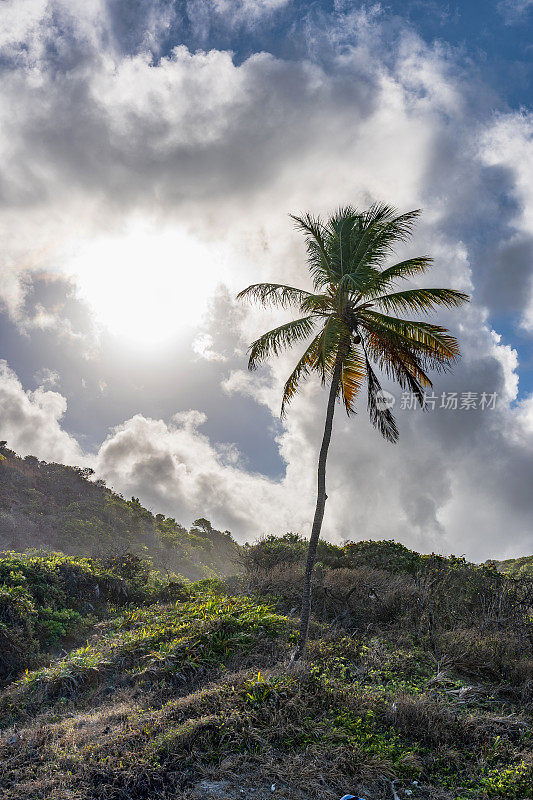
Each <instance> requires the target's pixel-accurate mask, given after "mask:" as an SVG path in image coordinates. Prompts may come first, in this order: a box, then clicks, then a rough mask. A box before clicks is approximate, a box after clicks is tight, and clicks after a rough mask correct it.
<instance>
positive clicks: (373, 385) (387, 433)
mask: <svg viewBox="0 0 533 800" xmlns="http://www.w3.org/2000/svg"><path fill="white" fill-rule="evenodd" d="M366 375H367V381H368V402H367V408H368V414H369V416H370V421H371V423H372V425H373V426H374V427H375V428H377V430H378V431H379V432H380V433H381V435H382V436H383V438H384V439H386V440H387V441H388V442H391V444H395V443H396V442H397V441H398V436H399V432H398V426H397V425H396V420H395V419H394V416H393V414H392V412H391V410H390V408H383V407H381V405H380V393H381V391H382V389H381V384H380V382H379V380H378V378H377V375H376V373H375V372H374V370H373V369H372V366H371V365H370V362H369V360H368V358H366Z"/></svg>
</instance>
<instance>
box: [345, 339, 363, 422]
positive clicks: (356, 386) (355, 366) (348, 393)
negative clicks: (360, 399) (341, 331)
mask: <svg viewBox="0 0 533 800" xmlns="http://www.w3.org/2000/svg"><path fill="white" fill-rule="evenodd" d="M365 376H366V365H365V360H364V358H363V357H362V356H361V354H360V353H359V352H358V351H357V350H356V349H355V347H353V346H352V347H351V348H350V350H349V352H348V354H347V355H346V356H345V357H344V359H343V361H342V371H341V378H340V391H341V393H342V399H343V402H344V406H345V408H346V412H347V413H348V414H353V413H355V408H354V405H355V400H356V397H357V394H358V393H359V390H360V388H361V386H362V385H363V383H364V380H365Z"/></svg>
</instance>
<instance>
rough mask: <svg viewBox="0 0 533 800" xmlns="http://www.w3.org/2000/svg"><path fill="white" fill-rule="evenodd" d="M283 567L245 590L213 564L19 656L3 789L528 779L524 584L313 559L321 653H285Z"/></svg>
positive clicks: (507, 785)
mask: <svg viewBox="0 0 533 800" xmlns="http://www.w3.org/2000/svg"><path fill="white" fill-rule="evenodd" d="M277 546H279V545H277ZM263 549H264V548H263ZM376 550H378V551H379V547H378V545H377V544H376V543H374V551H376ZM382 550H383V552H384V558H385V562H384V563H389V561H387V560H386V559H390V555H391V548H390V547H388V548H387V543H385V546H384V547H383V548H382ZM398 553H399V556H400V561H399V564H397V565H396V566H401V565H403V567H404V568H405V566H406V564H407V562H408V563H411V561H412V559H410V557H409V559H407V562H406V561H405V559H404V556H406V554H405V553H403V551H398ZM402 559H404V560H402ZM282 566H283V569H285V570H287V569H288V567H287V565H286V564H285V565H282ZM289 566H290V565H289ZM389 567H390V568H391V569H392V567H393V565H392V564H390V563H389ZM283 569H281V568H280V565H279V564H278V565H277V567H276V566H274V567H269V568H268V570H266V572H264V573H263V574H262V576H259V575H258V573H257V572H255V573H254V578H253V580H251V581H250V583H251V584H253V583H254V582H255V588H254V586H251V587H250V588H249V589H247V593H246V594H245V593H241V594H238V595H237V596H231V595H229V596H228V595H227V594H226V591H227V590H226V589H224V587H223V586H222V585H221V584H220V582H218V583H217V582H216V581H211V582H209V581H208V582H205V581H203V582H199V583H196V584H194V583H193V584H183V585H179V586H176V585H175V586H173V587H172V588H171V589H168V590H167V591H168V592H170V593H172V592H173V593H174V595H175V596H174V597H173V598H172V600H171V602H168V601H165V599H164V597H165V596H164V586H163V585H159V586H158V587H155V586H154V589H153V591H151V593H149V595H148V596H146V597H145V598H144V600H143V601H142V602H139V599H137V600H132V601H131V602H128V603H127V604H126V605H125V606H123V607H122V608H113V607H112V605H109V606H108V608H107V615H106V617H105V618H103V619H101V620H100V621H98V622H95V623H94V626H93V627H92V629H91V630H90V631H88V632H87V636H88V640H87V641H85V642H83V644H82V645H81V646H77V647H74V648H73V649H71V650H69V651H68V652H64V653H61V654H59V656H58V657H56V658H54V659H52V660H51V662H50V663H43V665H42V666H40V667H39V668H37V669H34V670H31V669H29V670H28V671H27V672H25V671H24V670H20V671H19V674H18V676H17V677H16V678H15V680H13V681H12V682H11V683H9V684H8V685H6V686H5V688H4V690H3V692H2V693H1V695H0V725H1V735H0V762H2V764H3V765H4V767H3V774H2V777H1V778H0V792H1V793H2V794H1V796H2V797H3V798H5V799H6V800H27V798H32V800H40V799H41V798H43V799H44V798H51V797H52V798H54V800H56V799H57V800H67V798H69V800H82V798H83V800H89V799H90V800H104V798H105V799H111V798H112V799H113V800H119V799H120V800H133V799H134V798H135V800H140V798H155V797H157V798H162V799H163V800H170V798H173V800H175V798H184V800H187V799H188V800H194V799H196V800H200V798H204V800H209V799H211V800H214V799H215V798H218V800H235V799H236V798H238V797H246V798H248V797H252V798H257V800H264V798H266V797H272V798H295V799H296V800H300V799H301V800H304V799H305V800H338V798H340V797H341V796H342V795H343V794H345V793H348V792H350V793H352V794H355V795H360V796H361V797H364V798H366V799H367V800H385V798H389V799H390V800H392V798H393V797H394V792H396V796H397V797H399V798H401V800H404V798H412V800H417V799H418V800H421V799H422V798H426V799H428V798H434V799H435V800H438V799H440V800H460V799H461V798H465V799H466V798H471V800H485V798H493V797H496V798H520V800H524V798H528V797H532V796H533V791H532V790H533V747H532V743H533V738H532V722H533V720H532V711H533V654H532V635H531V618H530V613H531V611H530V601H529V600H528V599H527V597H526V595H524V591H525V592H526V593H527V591H529V589H528V587H527V586H525V585H522V584H520V585H518V584H516V583H515V582H513V581H512V580H511V579H508V578H506V577H505V576H503V575H501V574H499V573H497V572H496V571H494V570H492V569H490V568H478V567H474V566H473V565H468V564H466V562H462V561H460V560H459V561H455V562H453V561H451V560H449V561H448V562H447V565H444V566H443V565H442V563H440V562H439V568H438V570H435V569H434V567H433V566H431V570H432V571H431V572H426V573H425V574H422V573H421V572H420V571H418V572H417V573H416V574H413V575H410V574H407V573H405V572H402V571H401V570H400V571H397V572H396V573H394V572H392V571H390V570H389V571H387V570H384V569H381V570H374V571H373V572H372V571H370V570H369V568H368V567H366V566H360V567H358V568H355V569H352V570H351V571H350V570H347V569H346V568H339V569H338V570H331V571H330V572H329V573H327V572H326V576H325V578H320V574H317V589H316V594H315V612H316V615H317V617H316V620H315V622H314V623H313V625H312V630H311V641H310V645H309V659H308V661H307V662H305V663H303V664H301V663H298V662H297V663H296V664H291V663H290V654H291V651H292V650H293V648H294V644H295V640H296V628H297V619H296V618H295V617H294V615H293V614H291V613H288V610H287V609H288V608H289V606H290V604H291V603H292V602H293V600H292V594H291V592H294V591H297V589H298V586H297V585H296V586H294V583H295V581H294V577H290V576H289V577H288V576H287V574H286V573H283ZM319 572H320V570H319ZM334 575H335V580H333V576H334ZM354 579H355V581H356V584H357V587H358V588H357V591H352V592H351V594H350V595H349V597H348V598H347V599H346V594H347V592H346V591H344V593H342V592H341V588H340V587H341V586H344V587H346V586H349V587H352V588H353V586H354ZM267 580H269V581H270V585H269V588H268V592H267V593H266V594H265V589H264V588H261V587H260V586H259V583H261V581H262V582H263V583H264V582H266V581H267ZM328 580H329V584H328ZM284 581H285V583H284ZM274 584H275V586H274ZM296 584H297V581H296ZM321 587H322V588H321ZM369 587H370V588H371V593H370V592H369ZM461 587H463V588H461ZM274 588H275V592H274V591H273V589H274ZM324 590H327V591H324ZM349 591H350V590H348V592H349ZM176 595H177V596H176ZM370 597H374V600H370V599H369V598H370ZM446 598H447V599H446ZM445 600H446V602H445ZM363 606H364V607H363ZM469 622H470V625H468V623H469Z"/></svg>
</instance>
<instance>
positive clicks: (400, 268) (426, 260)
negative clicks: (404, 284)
mask: <svg viewBox="0 0 533 800" xmlns="http://www.w3.org/2000/svg"><path fill="white" fill-rule="evenodd" d="M432 264H433V259H432V258H430V256H418V257H417V258H408V259H406V260H405V261H399V262H398V263H397V264H393V265H392V266H391V267H387V269H384V270H381V272H380V271H378V270H376V274H375V276H374V277H373V279H372V280H371V281H370V282H369V283H368V284H367V286H366V287H365V298H368V299H372V298H373V297H377V296H378V295H379V294H381V292H384V291H385V290H386V289H388V288H389V286H390V285H391V284H392V283H394V281H395V280H398V279H401V280H408V279H409V278H412V277H413V275H418V274H420V273H423V272H425V271H426V270H427V268H428V267H430V266H431V265H432Z"/></svg>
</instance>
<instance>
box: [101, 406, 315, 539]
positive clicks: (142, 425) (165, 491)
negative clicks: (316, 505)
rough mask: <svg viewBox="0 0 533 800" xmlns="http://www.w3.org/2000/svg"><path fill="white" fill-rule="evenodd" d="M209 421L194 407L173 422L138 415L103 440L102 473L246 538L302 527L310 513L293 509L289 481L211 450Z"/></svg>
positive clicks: (128, 490) (229, 452)
mask: <svg viewBox="0 0 533 800" xmlns="http://www.w3.org/2000/svg"><path fill="white" fill-rule="evenodd" d="M205 421H206V417H205V415H204V414H202V413H201V412H199V411H194V410H191V411H187V412H180V413H178V414H175V415H174V417H173V418H172V419H171V420H170V421H169V422H168V423H166V422H164V421H163V420H154V419H149V418H146V417H144V416H143V415H141V414H137V415H136V416H134V417H132V418H131V419H129V420H127V421H126V422H124V423H123V424H122V425H119V426H117V428H115V430H114V431H112V432H111V434H110V435H109V437H108V438H107V439H106V441H105V442H104V443H103V445H102V447H101V449H100V452H99V454H98V458H97V462H96V470H97V474H98V475H99V476H102V477H103V478H104V479H105V480H106V481H107V482H108V484H109V485H111V486H115V487H117V488H119V489H120V490H121V491H122V492H124V493H125V494H127V495H130V494H132V495H135V496H142V497H143V499H144V500H145V501H146V502H148V503H150V505H151V506H152V507H153V508H154V509H155V508H157V509H158V510H162V511H165V512H166V513H168V514H172V515H173V516H176V517H178V519H182V520H186V521H187V522H190V521H192V520H193V519H195V518H197V517H198V516H199V515H202V516H207V517H210V518H211V519H213V520H215V521H216V524H217V525H218V526H219V527H223V528H229V529H231V530H232V531H234V532H235V533H236V535H237V536H238V538H240V539H241V541H242V540H244V539H245V538H248V539H250V540H251V539H253V538H255V537H256V536H257V535H258V534H260V533H263V532H267V531H268V532H270V531H277V530H280V529H282V530H283V529H286V528H287V527H290V525H291V524H292V525H295V524H296V525H297V526H302V525H303V522H304V519H305V518H306V514H307V508H306V507H305V504H304V503H302V500H303V498H302V497H301V498H300V501H299V503H298V506H296V507H295V506H294V504H291V508H289V506H288V505H287V502H286V500H287V486H286V484H285V482H284V481H281V482H276V481H272V480H269V479H267V478H265V477H264V476H262V475H256V474H253V473H250V472H248V471H246V470H244V469H242V468H240V467H239V466H238V461H239V454H238V453H236V452H235V450H234V449H233V448H230V449H228V448H227V447H226V448H214V447H213V446H212V445H211V443H210V442H209V440H208V438H207V437H206V436H205V435H204V434H202V433H201V431H200V430H199V429H200V427H201V426H202V424H204V423H205ZM308 499H310V498H308Z"/></svg>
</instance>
